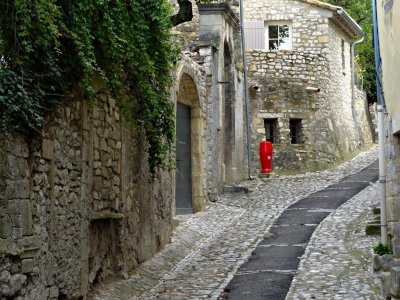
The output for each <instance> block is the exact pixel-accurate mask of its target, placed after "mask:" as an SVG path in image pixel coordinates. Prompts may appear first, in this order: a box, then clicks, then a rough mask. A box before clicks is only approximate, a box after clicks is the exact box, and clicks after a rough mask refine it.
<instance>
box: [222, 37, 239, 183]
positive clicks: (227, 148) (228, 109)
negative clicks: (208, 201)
mask: <svg viewBox="0 0 400 300" xmlns="http://www.w3.org/2000/svg"><path fill="white" fill-rule="evenodd" d="M223 82H224V117H223V118H224V169H225V174H224V175H225V176H224V177H225V183H234V182H235V181H236V179H237V170H236V167H235V163H234V157H235V93H234V91H235V86H234V80H233V59H232V54H231V51H230V48H229V45H228V43H226V42H225V43H224V81H223Z"/></svg>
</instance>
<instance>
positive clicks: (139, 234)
mask: <svg viewBox="0 0 400 300" xmlns="http://www.w3.org/2000/svg"><path fill="white" fill-rule="evenodd" d="M79 99H80V97H79V95H73V96H72V97H71V100H70V101H69V102H66V104H65V105H63V106H62V107H59V108H58V109H56V110H55V111H54V112H53V113H51V114H50V115H49V116H48V118H47V119H46V123H45V126H44V128H43V129H42V131H41V133H40V135H38V136H37V137H35V138H34V139H33V140H32V141H30V142H27V141H25V140H24V139H23V138H22V137H21V136H20V135H19V134H17V133H15V134H14V135H12V136H9V137H3V138H2V139H1V141H2V142H1V147H0V161H1V167H0V186H1V189H2V190H4V191H5V192H4V193H2V194H1V195H0V207H1V209H0V299H3V298H2V297H7V299H8V298H12V299H29V300H31V299H38V300H39V299H40V300H41V299H78V298H81V297H84V295H85V294H86V293H87V291H88V289H89V285H90V284H93V283H96V282H98V281H101V280H103V279H104V278H105V277H107V276H109V275H112V274H117V273H119V274H121V275H124V274H127V273H128V272H129V271H131V270H132V269H133V268H134V267H135V266H136V265H137V264H138V263H140V262H143V261H145V260H147V259H148V258H150V257H151V256H152V255H153V254H154V253H155V252H156V251H158V250H159V249H160V248H161V247H163V246H164V245H165V244H166V243H168V242H169V241H170V235H171V231H172V187H171V184H170V181H171V175H170V174H169V173H167V172H160V173H158V174H157V175H156V179H155V180H154V182H150V174H149V172H148V168H147V163H146V159H145V158H146V153H145V151H144V150H145V147H146V144H145V142H144V138H143V134H142V133H141V132H140V130H132V129H131V128H129V127H128V126H127V124H126V123H125V122H124V121H123V120H122V116H121V114H120V111H119V108H118V107H117V106H116V103H115V101H114V100H113V99H112V98H110V97H109V96H108V95H107V93H105V92H104V90H101V88H100V89H99V91H98V93H97V96H96V99H95V101H94V103H93V104H92V105H88V103H87V102H86V101H84V100H79Z"/></svg>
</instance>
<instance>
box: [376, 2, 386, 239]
mask: <svg viewBox="0 0 400 300" xmlns="http://www.w3.org/2000/svg"><path fill="white" fill-rule="evenodd" d="M372 13H373V16H372V17H373V21H374V31H373V32H374V49H375V72H376V89H377V102H378V103H377V104H378V105H377V108H378V144H379V185H380V209H381V242H382V244H385V245H387V244H388V236H387V212H386V168H385V143H384V124H383V122H384V113H385V110H384V105H385V103H384V99H383V94H382V86H381V78H382V77H381V72H380V62H381V59H380V49H379V33H378V20H377V11H376V0H372Z"/></svg>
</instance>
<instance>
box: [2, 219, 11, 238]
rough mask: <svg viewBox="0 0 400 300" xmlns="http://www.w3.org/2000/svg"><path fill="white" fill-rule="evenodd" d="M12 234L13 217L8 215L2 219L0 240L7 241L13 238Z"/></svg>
mask: <svg viewBox="0 0 400 300" xmlns="http://www.w3.org/2000/svg"><path fill="white" fill-rule="evenodd" d="M11 233H12V220H11V217H10V216H9V215H8V214H6V215H4V216H2V217H0V238H3V239H6V238H9V237H11Z"/></svg>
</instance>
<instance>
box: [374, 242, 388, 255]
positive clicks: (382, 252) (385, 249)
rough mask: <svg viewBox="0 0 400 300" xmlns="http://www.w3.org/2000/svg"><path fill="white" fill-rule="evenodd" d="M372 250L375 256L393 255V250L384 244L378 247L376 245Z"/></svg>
mask: <svg viewBox="0 0 400 300" xmlns="http://www.w3.org/2000/svg"><path fill="white" fill-rule="evenodd" d="M372 250H373V251H374V253H375V254H378V255H381V256H382V255H385V254H392V249H391V248H390V247H389V246H388V245H384V244H382V243H379V244H378V245H375V246H374V247H373V248H372Z"/></svg>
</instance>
